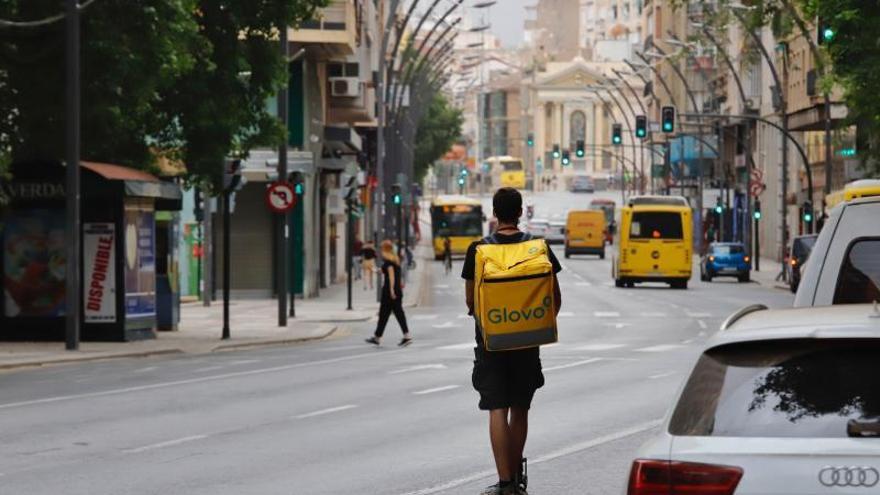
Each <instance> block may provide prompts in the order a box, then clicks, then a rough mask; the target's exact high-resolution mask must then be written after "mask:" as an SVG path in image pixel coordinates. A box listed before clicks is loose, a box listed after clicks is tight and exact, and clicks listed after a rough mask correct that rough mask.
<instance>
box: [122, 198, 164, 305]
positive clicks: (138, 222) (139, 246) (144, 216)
mask: <svg viewBox="0 0 880 495" xmlns="http://www.w3.org/2000/svg"><path fill="white" fill-rule="evenodd" d="M155 253H156V232H155V221H154V214H153V210H152V207H151V206H149V205H143V204H138V203H134V202H132V203H129V204H126V205H125V314H126V317H127V318H144V317H154V316H156V254H155Z"/></svg>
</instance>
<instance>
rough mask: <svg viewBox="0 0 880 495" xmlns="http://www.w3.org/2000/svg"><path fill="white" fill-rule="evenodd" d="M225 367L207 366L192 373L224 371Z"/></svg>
mask: <svg viewBox="0 0 880 495" xmlns="http://www.w3.org/2000/svg"><path fill="white" fill-rule="evenodd" d="M222 369H223V366H205V367H204V368H196V369H194V370H192V371H191V372H190V373H203V372H205V371H217V370H222Z"/></svg>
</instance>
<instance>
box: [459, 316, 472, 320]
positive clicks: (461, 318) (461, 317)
mask: <svg viewBox="0 0 880 495" xmlns="http://www.w3.org/2000/svg"><path fill="white" fill-rule="evenodd" d="M456 318H458V319H459V320H470V319H471V315H458V316H457V317H456Z"/></svg>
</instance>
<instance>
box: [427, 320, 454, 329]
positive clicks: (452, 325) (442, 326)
mask: <svg viewBox="0 0 880 495" xmlns="http://www.w3.org/2000/svg"><path fill="white" fill-rule="evenodd" d="M454 326H456V325H455V323H452V322H451V321H447V322H445V323H439V324H437V325H431V327H432V328H452V327H454Z"/></svg>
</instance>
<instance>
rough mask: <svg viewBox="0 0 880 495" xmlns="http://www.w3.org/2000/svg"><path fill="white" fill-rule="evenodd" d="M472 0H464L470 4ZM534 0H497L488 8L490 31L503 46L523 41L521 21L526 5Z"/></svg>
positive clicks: (522, 20)
mask: <svg viewBox="0 0 880 495" xmlns="http://www.w3.org/2000/svg"><path fill="white" fill-rule="evenodd" d="M472 3H473V0H470V1H467V0H466V1H465V5H471V4H472ZM535 3H536V0H498V3H496V4H495V5H493V6H492V7H491V9H490V13H491V18H490V22H491V23H492V32H494V33H495V35H496V36H498V37H499V38H501V42H502V43H503V44H504V46H508V47H514V46H518V45H519V44H520V43H522V41H523V22H524V21H525V18H526V8H525V6H526V5H533V4H535Z"/></svg>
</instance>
